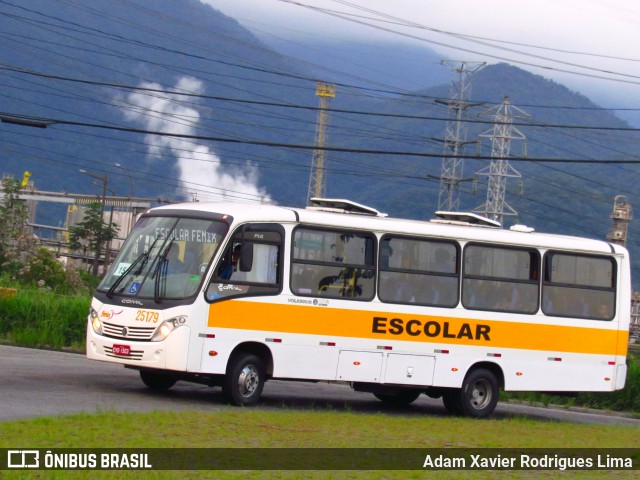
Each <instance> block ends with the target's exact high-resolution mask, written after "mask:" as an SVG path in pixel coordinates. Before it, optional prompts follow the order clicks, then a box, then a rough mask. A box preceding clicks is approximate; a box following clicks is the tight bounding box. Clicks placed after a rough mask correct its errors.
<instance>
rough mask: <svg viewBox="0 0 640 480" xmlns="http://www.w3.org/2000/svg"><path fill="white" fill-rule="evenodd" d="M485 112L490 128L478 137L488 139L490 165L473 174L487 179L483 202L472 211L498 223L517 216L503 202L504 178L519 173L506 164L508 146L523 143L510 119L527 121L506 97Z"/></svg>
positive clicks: (523, 137) (516, 175) (522, 138)
mask: <svg viewBox="0 0 640 480" xmlns="http://www.w3.org/2000/svg"><path fill="white" fill-rule="evenodd" d="M486 113H489V114H490V115H491V116H493V119H494V126H493V128H492V129H491V130H488V131H486V132H484V133H481V134H480V137H485V138H491V163H490V164H489V167H488V168H483V169H482V170H480V171H479V172H476V175H486V176H488V177H489V184H488V186H487V200H486V202H485V203H484V204H483V205H480V206H479V207H477V208H475V209H474V210H473V212H475V213H479V214H481V215H483V216H485V217H487V218H490V219H491V220H495V221H497V222H499V223H500V224H502V221H503V217H504V215H517V214H518V212H516V211H515V210H514V209H513V208H512V207H511V206H510V205H509V204H508V203H507V202H506V201H505V199H504V198H505V193H506V189H507V178H508V177H515V178H522V175H520V172H518V171H517V170H516V169H515V168H513V167H512V166H511V165H510V164H509V160H508V159H509V157H510V150H511V144H512V141H513V140H525V139H526V138H527V137H525V136H524V135H523V134H522V133H521V132H520V131H519V130H518V129H517V128H515V127H514V126H513V119H514V118H527V117H528V116H529V115H528V114H527V113H526V112H524V111H523V110H520V109H519V108H517V107H514V106H513V105H511V104H510V103H509V97H504V99H503V102H502V104H500V105H497V106H496V107H493V108H490V109H489V110H487V112H485V114H486Z"/></svg>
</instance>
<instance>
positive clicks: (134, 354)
mask: <svg viewBox="0 0 640 480" xmlns="http://www.w3.org/2000/svg"><path fill="white" fill-rule="evenodd" d="M104 354H105V355H106V356H107V357H113V358H126V359H128V360H142V355H143V351H142V350H129V355H116V354H115V353H113V348H112V347H107V346H106V345H105V346H104Z"/></svg>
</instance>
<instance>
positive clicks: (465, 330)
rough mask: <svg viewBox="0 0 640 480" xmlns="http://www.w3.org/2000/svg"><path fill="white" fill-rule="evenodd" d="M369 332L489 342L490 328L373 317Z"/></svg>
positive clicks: (478, 325)
mask: <svg viewBox="0 0 640 480" xmlns="http://www.w3.org/2000/svg"><path fill="white" fill-rule="evenodd" d="M473 327H475V328H473ZM371 331H372V333H381V334H391V335H402V334H403V333H406V334H407V335H411V336H412V337H417V336H419V335H426V336H427V337H430V338H433V337H442V338H468V339H469V340H486V341H489V340H491V339H490V338H489V332H490V331H491V327H490V326H489V325H482V324H476V325H475V326H472V325H470V324H468V323H463V324H462V325H460V327H455V326H453V325H451V324H450V323H449V322H442V323H440V322H436V321H435V320H429V321H427V322H421V321H420V320H416V319H411V320H406V321H405V320H403V319H402V318H392V319H391V320H389V319H387V318H386V317H373V325H372V328H371Z"/></svg>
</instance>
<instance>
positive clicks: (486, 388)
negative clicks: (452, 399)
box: [459, 368, 500, 418]
mask: <svg viewBox="0 0 640 480" xmlns="http://www.w3.org/2000/svg"><path fill="white" fill-rule="evenodd" d="M499 396H500V386H499V384H498V379H497V378H496V376H495V375H494V373H493V372H492V371H491V370H487V369H485V368H478V369H476V370H472V371H471V372H469V373H468V374H467V376H466V377H465V379H464V382H463V383H462V389H461V390H460V396H459V405H460V409H461V413H462V415H465V416H467V417H473V418H485V417H488V416H489V415H491V413H492V412H493V410H494V409H495V408H496V405H497V404H498V397H499Z"/></svg>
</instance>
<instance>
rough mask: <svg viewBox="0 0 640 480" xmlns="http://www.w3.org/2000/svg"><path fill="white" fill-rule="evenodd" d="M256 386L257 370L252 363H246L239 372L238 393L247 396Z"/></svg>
mask: <svg viewBox="0 0 640 480" xmlns="http://www.w3.org/2000/svg"><path fill="white" fill-rule="evenodd" d="M257 387H258V371H257V370H256V368H255V367H254V366H253V365H247V366H246V367H244V368H243V369H242V372H240V377H239V378H238V388H239V390H240V395H242V396H243V397H249V396H251V394H252V393H253V392H255V390H256V388H257Z"/></svg>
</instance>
